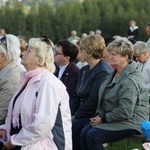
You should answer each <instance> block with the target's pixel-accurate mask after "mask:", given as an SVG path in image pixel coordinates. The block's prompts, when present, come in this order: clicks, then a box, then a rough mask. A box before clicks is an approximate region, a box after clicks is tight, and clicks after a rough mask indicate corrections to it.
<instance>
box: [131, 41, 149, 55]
mask: <svg viewBox="0 0 150 150" xmlns="http://www.w3.org/2000/svg"><path fill="white" fill-rule="evenodd" d="M145 51H147V52H148V48H147V44H146V43H145V42H143V41H137V42H136V43H135V44H134V52H135V53H137V54H142V53H143V52H145Z"/></svg>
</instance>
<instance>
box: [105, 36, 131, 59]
mask: <svg viewBox="0 0 150 150" xmlns="http://www.w3.org/2000/svg"><path fill="white" fill-rule="evenodd" d="M107 50H108V51H112V50H114V51H115V52H116V53H117V54H120V55H122V56H126V55H128V61H131V60H132V58H133V54H134V48H133V44H132V43H131V42H130V41H129V40H128V39H127V38H125V37H120V38H117V39H115V40H114V41H112V42H111V43H110V44H109V45H108V46H107Z"/></svg>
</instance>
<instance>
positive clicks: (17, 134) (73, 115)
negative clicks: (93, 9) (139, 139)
mask: <svg viewBox="0 0 150 150" xmlns="http://www.w3.org/2000/svg"><path fill="white" fill-rule="evenodd" d="M148 27H149V26H148V24H147V25H146V29H147V28H148ZM129 30H130V31H128V36H127V37H121V36H113V37H108V38H105V39H104V37H103V36H102V31H101V30H99V29H97V30H96V31H95V32H94V30H90V31H89V32H88V33H89V34H86V33H83V34H82V35H81V38H80V37H79V36H77V32H76V31H75V30H73V31H71V36H70V37H69V38H66V39H60V40H59V41H58V42H57V43H56V44H54V43H53V42H52V40H51V39H50V38H49V37H48V35H46V34H43V35H41V36H38V37H34V38H33V37H32V38H30V39H29V40H27V38H26V36H24V35H18V36H17V35H13V34H8V33H6V32H5V29H3V28H1V29H0V95H1V96H0V112H1V113H0V138H1V139H2V140H3V145H1V146H2V147H3V148H5V149H11V150H21V149H33V150H36V149H38V150H43V149H52V150H104V149H105V148H104V143H109V142H116V141H119V140H121V139H124V138H126V137H130V136H131V135H135V134H141V133H142V131H141V129H140V125H141V122H142V121H144V120H149V99H150V95H149V93H150V69H149V64H150V55H149V49H148V45H147V43H146V42H144V41H138V40H139V33H138V30H139V29H138V27H137V26H136V22H135V21H134V20H132V21H131V22H130V27H129ZM146 32H148V29H147V30H146ZM133 40H134V41H133ZM31 137H32V138H31Z"/></svg>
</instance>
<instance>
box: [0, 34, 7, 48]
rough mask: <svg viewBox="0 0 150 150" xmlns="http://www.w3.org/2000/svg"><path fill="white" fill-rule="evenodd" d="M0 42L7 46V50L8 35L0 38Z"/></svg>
mask: <svg viewBox="0 0 150 150" xmlns="http://www.w3.org/2000/svg"><path fill="white" fill-rule="evenodd" d="M0 42H1V43H2V44H3V45H4V46H5V48H6V50H7V42H6V36H4V37H2V38H1V39H0Z"/></svg>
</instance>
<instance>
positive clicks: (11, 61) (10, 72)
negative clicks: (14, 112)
mask: <svg viewBox="0 0 150 150" xmlns="http://www.w3.org/2000/svg"><path fill="white" fill-rule="evenodd" d="M19 47H20V42H19V39H18V38H17V37H16V36H14V35H12V34H7V35H6V36H4V37H2V38H1V39H0V125H1V124H4V123H5V119H6V116H7V110H8V105H9V102H10V100H11V98H12V97H13V95H14V94H15V92H16V91H17V89H18V87H19V85H20V72H21V71H22V70H21V68H20V67H19V66H18V65H17V61H18V59H19V56H20V52H21V51H20V48H19Z"/></svg>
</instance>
